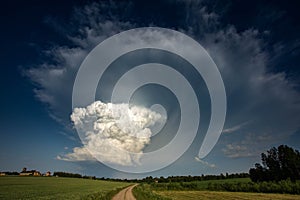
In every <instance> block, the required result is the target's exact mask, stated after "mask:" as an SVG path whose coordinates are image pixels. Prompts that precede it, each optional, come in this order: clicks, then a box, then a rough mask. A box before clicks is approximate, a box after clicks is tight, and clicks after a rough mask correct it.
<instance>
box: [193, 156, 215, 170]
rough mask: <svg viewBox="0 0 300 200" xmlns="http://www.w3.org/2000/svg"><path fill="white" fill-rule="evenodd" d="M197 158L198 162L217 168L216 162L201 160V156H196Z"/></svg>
mask: <svg viewBox="0 0 300 200" xmlns="http://www.w3.org/2000/svg"><path fill="white" fill-rule="evenodd" d="M195 160H196V161H197V162H200V163H201V164H203V165H205V166H208V167H210V168H216V165H215V164H211V163H209V162H206V161H204V160H201V159H200V158H199V157H195Z"/></svg>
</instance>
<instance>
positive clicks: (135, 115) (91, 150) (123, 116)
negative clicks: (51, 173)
mask: <svg viewBox="0 0 300 200" xmlns="http://www.w3.org/2000/svg"><path fill="white" fill-rule="evenodd" d="M71 120H72V121H73V123H74V125H75V127H76V129H77V131H78V132H79V134H80V136H81V139H82V140H83V142H84V144H85V146H84V147H76V148H74V149H73V152H72V153H69V154H66V155H64V156H59V157H58V159H61V160H66V161H84V160H94V158H93V157H95V158H97V159H99V160H100V161H102V162H108V163H112V164H117V165H124V166H130V165H135V164H139V159H140V158H141V156H142V155H143V149H144V147H145V146H146V145H147V144H149V143H150V137H151V135H152V131H151V129H150V127H152V126H154V125H155V124H156V123H158V124H159V123H160V122H161V121H165V117H164V116H161V115H160V114H158V113H156V112H153V111H151V110H150V109H147V108H143V107H137V106H132V107H130V108H129V106H128V104H112V103H107V104H106V103H102V102H100V101H96V102H94V103H92V104H91V105H89V106H87V107H86V108H75V109H74V111H73V113H72V115H71ZM91 155H93V157H92V156H91Z"/></svg>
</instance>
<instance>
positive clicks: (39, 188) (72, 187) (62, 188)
mask: <svg viewBox="0 0 300 200" xmlns="http://www.w3.org/2000/svg"><path fill="white" fill-rule="evenodd" d="M127 185H130V184H128V183H120V182H108V181H100V180H89V179H79V178H59V177H18V176H4V177H0V199H72V200H76V199H94V198H95V197H99V196H103V195H104V194H106V193H108V192H110V191H112V190H114V189H117V188H121V187H125V186H127Z"/></svg>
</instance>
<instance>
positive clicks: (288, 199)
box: [155, 191, 300, 200]
mask: <svg viewBox="0 0 300 200" xmlns="http://www.w3.org/2000/svg"><path fill="white" fill-rule="evenodd" d="M155 193H157V194H159V195H161V196H163V197H168V198H170V199H173V200H179V199H180V200H182V199H185V200H192V199H193V200H195V199H201V200H210V199H218V200H236V199H240V200H253V199H255V200H297V199H300V195H290V194H263V193H246V192H215V191H157V192H155Z"/></svg>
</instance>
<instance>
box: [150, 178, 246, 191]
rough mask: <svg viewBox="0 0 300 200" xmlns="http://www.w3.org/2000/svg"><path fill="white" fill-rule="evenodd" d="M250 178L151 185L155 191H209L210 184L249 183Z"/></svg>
mask: <svg viewBox="0 0 300 200" xmlns="http://www.w3.org/2000/svg"><path fill="white" fill-rule="evenodd" d="M248 182H251V180H250V178H232V179H221V180H204V181H193V182H184V183H180V182H172V183H158V184H151V188H152V189H153V190H207V187H208V185H209V184H212V183H220V184H221V183H248Z"/></svg>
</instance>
